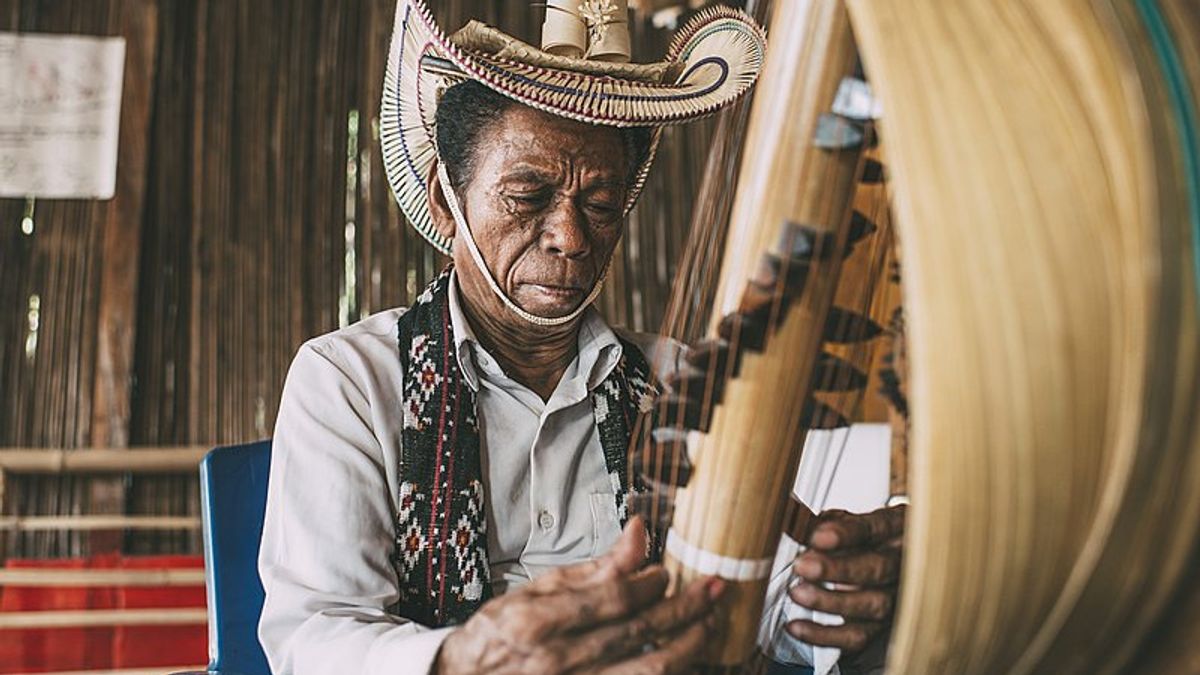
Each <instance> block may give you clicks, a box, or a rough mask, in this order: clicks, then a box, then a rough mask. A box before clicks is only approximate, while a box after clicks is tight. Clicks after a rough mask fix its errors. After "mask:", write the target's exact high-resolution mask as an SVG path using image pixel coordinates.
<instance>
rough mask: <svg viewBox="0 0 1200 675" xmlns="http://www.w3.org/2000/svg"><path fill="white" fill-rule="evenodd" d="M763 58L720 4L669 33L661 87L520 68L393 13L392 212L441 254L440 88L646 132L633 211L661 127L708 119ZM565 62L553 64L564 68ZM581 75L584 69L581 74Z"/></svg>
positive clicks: (424, 10)
mask: <svg viewBox="0 0 1200 675" xmlns="http://www.w3.org/2000/svg"><path fill="white" fill-rule="evenodd" d="M765 52H766V37H765V35H764V34H763V31H762V29H761V28H760V27H759V26H758V25H757V24H756V23H755V22H754V21H753V20H752V19H751V18H749V17H748V16H747V15H745V14H744V13H742V12H740V11H737V10H733V9H729V8H726V7H717V8H713V9H709V10H705V11H704V12H701V13H700V14H698V15H697V16H696V17H694V18H693V19H692V20H691V21H689V22H688V24H687V25H686V26H684V27H683V28H682V29H681V30H680V31H679V33H677V34H676V36H675V39H674V40H673V41H672V43H671V46H670V48H669V49H668V51H667V57H666V60H667V61H669V62H676V63H678V64H680V65H679V67H678V68H675V69H672V70H675V71H677V72H679V73H680V74H679V76H678V77H677V78H676V79H675V80H674V81H673V82H668V83H658V82H648V81H645V80H638V79H631V78H622V77H620V76H618V75H613V74H597V73H596V72H594V68H590V67H589V66H591V65H594V64H593V63H591V62H583V61H582V60H580V61H581V63H580V64H579V66H580V68H579V69H578V70H574V69H571V68H565V67H564V68H555V67H548V66H546V65H545V64H544V63H543V64H531V63H523V62H521V61H519V60H515V59H513V58H505V57H500V56H497V55H493V54H488V53H485V52H481V51H476V50H468V49H463V48H461V47H459V46H458V45H456V44H455V43H454V42H453V40H452V39H451V38H449V37H447V36H446V34H445V33H443V32H442V31H441V29H440V28H438V26H437V23H436V22H435V21H434V20H433V16H432V14H431V13H430V11H429V9H428V7H426V5H425V3H424V2H421V0H401V2H400V3H399V5H398V6H397V7H396V18H395V24H394V26H393V31H392V42H391V49H390V51H389V53H388V64H387V71H386V74H385V76H384V86H383V100H382V102H381V105H380V118H381V119H380V142H381V146H382V151H383V162H384V169H385V172H386V173H387V177H388V182H389V183H390V184H391V187H392V192H393V194H394V195H395V197H396V201H397V203H398V204H399V205H400V209H401V210H402V211H403V212H404V215H405V217H406V218H408V220H409V222H410V223H411V224H412V225H413V227H414V228H416V230H417V231H418V232H420V233H421V235H422V236H423V237H425V239H426V240H428V241H429V243H430V244H432V245H433V246H434V247H435V248H437V249H438V250H439V251H441V252H442V253H447V254H448V253H449V251H450V241H449V240H448V239H447V238H445V237H443V236H442V235H441V234H439V233H438V232H437V230H436V229H434V227H433V223H432V218H431V217H430V214H429V206H428V202H427V189H428V185H427V178H428V177H429V175H430V167H431V166H432V164H433V162H434V160H435V159H436V157H437V150H436V132H435V123H436V115H437V105H438V100H439V99H440V97H441V93H442V92H443V91H445V89H446V88H448V87H450V86H452V85H454V84H457V83H458V82H462V81H465V80H476V81H478V82H481V83H482V84H484V85H487V86H488V87H490V88H492V89H494V90H495V91H497V92H499V93H501V94H503V95H505V96H508V97H509V98H512V99H513V100H516V101H518V102H520V103H523V104H525V105H528V106H530V107H533V108H537V109H539V110H543V111H545V112H549V113H551V114H554V115H558V116H560V117H566V118H569V119H574V120H578V121H581V122H586V123H589V124H599V125H605V126H613V127H654V128H655V131H654V133H653V134H652V140H651V147H650V151H649V152H648V153H647V156H646V158H645V159H644V160H643V161H642V164H641V166H640V167H639V168H638V171H637V174H636V179H635V181H634V184H633V185H632V186H631V187H630V191H629V195H628V198H627V200H626V208H625V210H626V213H628V211H629V210H630V209H632V208H633V205H634V204H635V203H636V201H637V198H638V196H639V195H640V194H641V191H642V187H643V186H644V185H645V181H646V176H647V174H648V172H649V169H650V165H651V164H652V162H653V160H654V156H655V154H656V150H657V147H658V142H659V139H660V137H661V127H662V126H664V125H668V124H680V123H684V122H688V121H691V120H694V119H698V118H701V117H705V116H707V115H711V114H713V113H715V112H716V111H718V110H719V109H721V108H722V107H724V106H726V105H728V104H729V103H732V102H733V101H735V100H736V99H737V98H738V97H740V96H741V95H742V94H744V93H745V92H746V91H747V90H748V89H749V88H750V87H751V86H752V85H753V84H754V81H755V79H756V78H757V77H758V73H759V71H760V70H761V69H762V63H763V59H764V57H765ZM570 61H571V60H570V59H566V60H561V59H560V62H563V63H564V64H565V65H569V62H570ZM589 71H590V72H589Z"/></svg>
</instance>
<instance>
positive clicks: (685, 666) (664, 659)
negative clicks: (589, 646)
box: [595, 621, 711, 675]
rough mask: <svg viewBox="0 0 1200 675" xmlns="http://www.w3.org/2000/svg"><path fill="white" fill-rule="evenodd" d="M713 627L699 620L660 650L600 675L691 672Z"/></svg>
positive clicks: (603, 669) (625, 662)
mask: <svg viewBox="0 0 1200 675" xmlns="http://www.w3.org/2000/svg"><path fill="white" fill-rule="evenodd" d="M710 630H711V629H710V628H709V625H708V623H707V622H705V621H697V622H694V623H692V624H691V625H690V626H688V627H687V628H686V629H684V630H682V631H680V632H679V634H678V635H676V636H675V637H673V638H671V639H670V640H668V641H667V642H665V643H663V644H662V645H661V646H660V647H658V648H657V649H655V650H653V651H650V652H647V653H645V654H642V655H641V656H636V657H634V658H631V659H627V660H625V661H622V662H620V663H617V664H614V665H612V666H609V667H607V668H602V669H600V670H598V671H595V672H597V673H599V674H600V675H642V674H646V675H649V674H650V673H654V674H655V675H675V674H676V673H691V672H693V671H694V668H693V664H695V663H696V661H697V660H698V659H699V658H700V655H701V652H702V650H703V648H704V644H705V642H706V641H707V640H708V636H709V632H710Z"/></svg>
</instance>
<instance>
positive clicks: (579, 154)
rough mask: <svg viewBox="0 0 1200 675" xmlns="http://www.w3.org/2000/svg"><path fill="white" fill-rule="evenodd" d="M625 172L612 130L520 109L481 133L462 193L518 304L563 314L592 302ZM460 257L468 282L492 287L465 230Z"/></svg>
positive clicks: (620, 215)
mask: <svg viewBox="0 0 1200 675" xmlns="http://www.w3.org/2000/svg"><path fill="white" fill-rule="evenodd" d="M625 175H626V164H625V149H624V145H623V143H622V140H621V135H620V133H619V132H618V131H617V130H615V129H612V128H608V127H598V126H593V125H589V124H583V123H580V122H575V121H572V120H567V119H563V118H561V117H556V116H553V115H549V114H547V113H543V112H540V111H537V110H534V109H532V108H528V107H525V106H514V107H512V108H510V109H509V110H508V111H507V112H506V113H505V115H504V116H503V117H502V118H501V119H500V120H498V121H497V122H496V123H494V124H492V125H491V127H490V128H488V129H486V130H484V132H483V134H482V137H481V138H480V141H479V144H478V147H477V149H476V156H475V174H474V176H472V177H471V179H470V182H469V183H468V184H467V185H466V186H465V187H464V189H463V191H462V192H463V194H460V195H459V196H460V198H461V200H462V208H463V212H464V215H465V216H466V218H467V222H468V223H469V224H470V226H471V232H472V234H473V235H474V238H475V242H476V244H477V245H478V246H479V250H480V253H482V254H483V259H484V260H485V261H486V262H487V264H488V267H489V268H490V269H491V272H492V276H493V277H494V278H495V279H496V282H497V283H498V284H499V285H500V288H501V289H503V290H504V292H505V293H506V294H507V295H508V297H509V298H511V299H512V300H513V301H514V302H515V303H517V305H518V306H520V307H521V308H522V309H524V310H525V311H527V312H532V313H533V314H536V315H539V316H548V317H554V316H564V315H566V314H569V313H570V312H571V311H573V310H574V309H575V308H577V307H578V306H579V305H580V304H581V303H582V302H583V301H584V300H585V299H586V297H587V295H588V293H589V292H590V291H591V290H592V287H593V286H594V285H595V284H596V283H597V282H598V281H599V277H600V274H601V273H602V271H603V270H604V268H605V266H606V265H607V264H608V260H609V258H610V257H612V254H613V249H614V248H615V247H616V245H617V240H618V239H619V238H620V236H621V229H622V227H623V222H624V204H625V194H626V192H625V191H626V186H625ZM453 255H454V260H455V266H456V267H457V268H458V270H459V275H460V277H466V278H465V279H463V281H464V284H463V286H464V288H467V287H474V288H485V286H484V284H486V281H484V280H483V279H482V276H481V275H480V272H479V270H478V269H477V268H476V267H475V264H474V262H472V261H471V259H470V253H469V251H468V250H467V248H466V244H465V243H464V242H463V241H462V237H455V242H454V250H453ZM477 277H478V278H477ZM488 295H490V293H488ZM492 299H493V300H494V298H492Z"/></svg>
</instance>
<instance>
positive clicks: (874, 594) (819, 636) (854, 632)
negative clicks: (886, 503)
mask: <svg viewBox="0 0 1200 675" xmlns="http://www.w3.org/2000/svg"><path fill="white" fill-rule="evenodd" d="M904 515H905V507H904V506H896V507H892V508H886V509H879V510H877V511H874V512H872V513H868V514H864V515H858V514H853V513H847V512H845V511H836V510H830V511H826V512H824V513H822V514H821V515H819V516H817V517H816V518H815V519H814V520H813V523H812V526H811V527H810V529H809V535H808V541H807V542H805V543H806V544H807V545H808V547H809V550H807V551H805V552H804V553H802V554H800V555H799V556H797V557H796V562H795V563H794V565H793V570H794V571H795V573H796V575H797V576H799V577H800V579H801V581H800V583H799V584H797V585H796V586H795V587H793V588H792V589H791V591H790V592H789V593H790V595H791V597H792V600H795V601H796V602H797V603H798V604H799V605H801V606H802V607H807V608H808V609H812V610H815V611H819V612H826V613H828V614H838V615H840V616H842V617H843V618H845V620H846V623H844V624H843V625H841V626H823V625H821V624H818V623H815V622H813V621H806V620H798V621H792V622H790V623H788V625H787V631H788V633H790V634H791V635H792V636H794V637H796V638H799V639H801V640H803V641H805V642H807V643H809V644H812V645H820V646H825V647H838V648H840V649H842V650H843V651H844V652H845V653H847V654H849V655H853V654H856V653H858V652H861V651H862V650H864V649H866V648H867V646H868V645H870V644H871V642H872V640H874V639H875V638H876V637H878V636H880V635H883V634H886V631H885V628H886V627H887V626H888V625H889V624H890V623H891V620H892V614H893V613H894V612H895V609H896V590H897V585H898V583H899V581H900V558H901V543H902V542H901V539H902V537H903V534H904ZM826 583H829V584H834V586H833V589H830V588H826V587H825V585H824V584H826Z"/></svg>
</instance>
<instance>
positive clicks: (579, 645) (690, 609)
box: [553, 578, 724, 669]
mask: <svg viewBox="0 0 1200 675" xmlns="http://www.w3.org/2000/svg"><path fill="white" fill-rule="evenodd" d="M723 590H724V582H722V581H721V580H720V579H717V578H706V579H697V580H696V581H694V582H692V583H691V584H690V585H689V586H688V588H687V589H685V590H684V592H683V593H680V594H678V595H676V596H674V597H672V598H668V599H666V600H663V601H662V602H659V603H658V604H656V605H654V606H653V607H650V608H649V609H647V610H645V611H643V612H642V613H640V614H638V615H637V616H635V617H633V618H631V619H629V620H627V621H619V622H616V623H613V624H609V625H606V626H602V627H600V628H596V629H594V630H591V631H588V632H586V633H583V634H581V635H578V636H572V637H569V638H564V639H562V640H560V641H559V642H560V643H562V644H563V645H564V646H565V648H566V650H568V651H570V652H571V655H570V657H569V658H568V659H566V667H567V669H570V668H579V667H581V666H584V665H587V664H592V663H601V662H614V661H619V660H621V659H623V658H626V657H628V656H630V655H633V654H637V653H640V652H641V651H642V650H643V649H644V647H645V645H647V644H650V643H654V642H656V641H658V640H660V639H661V638H664V637H667V636H670V635H672V634H674V633H676V632H678V631H680V630H683V629H686V628H687V627H688V626H689V625H691V624H692V623H695V622H697V621H702V620H703V619H705V618H706V617H707V616H708V614H709V613H710V612H711V611H712V607H713V603H714V602H715V601H716V600H717V598H719V597H720V595H721V592H722V591H723ZM553 651H554V652H558V651H559V648H558V646H557V645H555V646H554V647H553Z"/></svg>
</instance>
